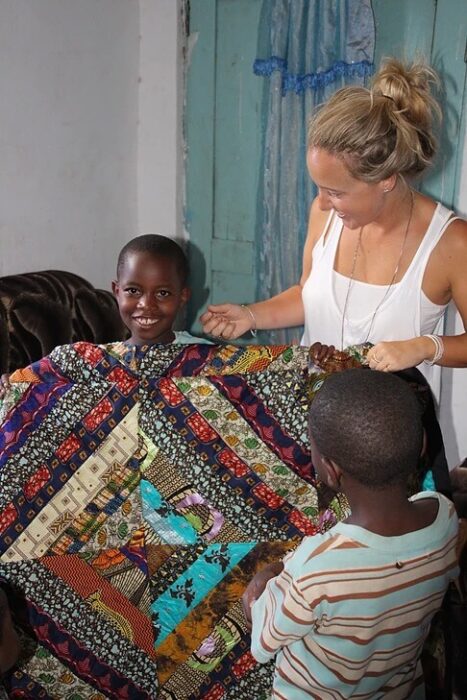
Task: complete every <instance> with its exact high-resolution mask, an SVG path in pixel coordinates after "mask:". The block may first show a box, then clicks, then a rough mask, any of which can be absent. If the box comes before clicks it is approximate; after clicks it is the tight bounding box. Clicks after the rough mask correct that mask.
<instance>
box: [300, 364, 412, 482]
mask: <svg viewBox="0 0 467 700" xmlns="http://www.w3.org/2000/svg"><path fill="white" fill-rule="evenodd" d="M309 429H310V434H311V436H312V437H313V439H314V441H315V443H316V446H317V448H318V450H319V451H320V453H321V454H322V455H323V456H324V457H327V458H329V459H331V460H333V461H334V462H335V463H336V464H338V465H339V467H340V468H341V469H342V470H343V471H344V472H347V473H348V474H349V475H351V476H352V477H353V478H354V479H356V480H357V481H359V482H361V483H362V484H365V485H366V486H369V487H371V488H376V489H377V488H384V487H385V486H388V485H392V484H396V483H405V482H406V480H407V477H408V475H409V474H410V473H411V472H412V471H414V470H415V469H416V467H417V463H418V459H419V457H420V453H421V449H422V444H423V426H422V419H421V410H420V407H419V404H418V401H417V399H416V397H415V395H414V392H413V390H412V389H411V388H410V386H408V384H406V382H404V381H403V380H402V379H400V378H399V377H396V376H394V375H391V374H386V373H383V372H376V371H373V370H370V369H350V370H347V371H345V372H339V373H336V374H333V375H331V376H330V377H328V378H327V379H326V380H325V382H324V384H323V386H322V387H321V389H320V390H319V391H318V393H317V394H316V396H315V398H314V400H313V403H312V404H311V408H310V416H309Z"/></svg>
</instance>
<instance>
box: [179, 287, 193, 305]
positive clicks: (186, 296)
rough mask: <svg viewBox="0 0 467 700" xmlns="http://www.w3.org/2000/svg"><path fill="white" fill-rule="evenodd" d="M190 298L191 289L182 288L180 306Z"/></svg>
mask: <svg viewBox="0 0 467 700" xmlns="http://www.w3.org/2000/svg"><path fill="white" fill-rule="evenodd" d="M190 297H191V289H190V288H189V287H183V289H182V293H181V295H180V298H181V302H182V305H183V304H186V303H187V301H188V300H189V298H190Z"/></svg>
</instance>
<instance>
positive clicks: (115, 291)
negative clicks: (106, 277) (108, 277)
mask: <svg viewBox="0 0 467 700" xmlns="http://www.w3.org/2000/svg"><path fill="white" fill-rule="evenodd" d="M112 294H113V295H114V297H116V296H117V294H118V282H117V280H112Z"/></svg>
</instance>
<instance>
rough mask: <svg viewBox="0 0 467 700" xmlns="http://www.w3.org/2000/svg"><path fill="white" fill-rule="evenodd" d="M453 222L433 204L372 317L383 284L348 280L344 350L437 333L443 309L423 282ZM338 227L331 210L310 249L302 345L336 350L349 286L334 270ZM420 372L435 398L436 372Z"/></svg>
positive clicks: (422, 367) (449, 214) (423, 367)
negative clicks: (420, 236) (404, 262)
mask: <svg viewBox="0 0 467 700" xmlns="http://www.w3.org/2000/svg"><path fill="white" fill-rule="evenodd" d="M452 220H453V218H452V211H450V210H449V209H446V207H444V206H443V205H442V204H438V205H437V207H436V209H435V212H434V214H433V218H432V220H431V222H430V225H429V227H428V230H427V232H426V234H425V236H424V237H423V239H422V241H421V243H420V245H419V247H418V250H417V252H416V253H415V255H414V257H413V259H412V262H411V263H410V265H409V267H408V268H407V271H406V273H405V275H404V277H403V278H402V279H401V280H400V282H398V283H397V284H394V285H393V286H392V287H391V289H390V290H389V293H388V294H387V296H386V297H385V299H384V300H383V302H382V304H381V306H380V308H379V309H378V311H377V313H376V316H375V318H374V319H373V314H374V313H375V309H376V308H377V306H378V304H379V303H380V301H381V300H382V298H383V296H384V295H385V293H386V291H387V286H385V285H373V284H366V283H365V282H360V281H358V280H354V281H353V283H352V288H351V291H350V296H349V300H348V304H347V311H346V318H345V324H344V347H347V346H348V345H355V344H358V343H363V342H365V340H368V341H369V342H370V343H377V342H379V341H381V340H408V339H410V338H417V337H419V336H420V335H425V334H427V333H441V332H442V325H443V316H444V311H445V309H446V306H440V305H438V304H433V302H431V301H430V300H429V299H428V298H427V297H426V295H425V294H424V293H423V291H422V282H423V275H424V273H425V268H426V265H427V263H428V259H429V257H430V255H431V252H432V250H433V248H434V247H435V246H436V244H437V243H438V241H439V240H440V238H441V236H442V235H443V233H444V231H445V230H446V227H447V224H448V223H450V222H451V221H452ZM342 228H343V223H342V221H341V219H339V217H337V216H336V215H335V212H334V211H332V212H331V214H330V215H329V218H328V220H327V222H326V226H325V229H324V231H323V233H322V235H321V237H320V238H319V240H318V241H317V242H316V244H315V247H314V248H313V264H312V269H311V273H310V276H309V277H308V279H307V280H306V282H305V284H304V286H303V290H302V299H303V308H304V314H305V331H304V334H303V337H302V341H301V344H302V345H312V344H313V343H314V342H316V341H319V342H320V343H325V344H326V345H335V346H336V348H340V345H341V333H342V311H343V307H344V303H345V296H346V294H347V290H348V284H349V278H348V277H344V276H343V275H339V274H338V273H336V272H335V271H334V261H335V258H336V253H337V246H338V244H339V240H340V236H341V233H342ZM342 282H344V284H342ZM342 292H343V293H344V296H343V297H342ZM352 297H353V298H352ZM362 299H364V301H363V302H362ZM372 322H373V323H372ZM370 326H371V328H370ZM419 369H420V370H421V371H422V372H423V374H424V375H425V377H426V378H427V380H428V381H429V382H430V384H431V387H432V389H433V392H434V394H435V396H438V395H439V384H440V368H439V367H437V366H433V367H430V366H429V365H426V364H425V363H422V364H421V365H420V366H419Z"/></svg>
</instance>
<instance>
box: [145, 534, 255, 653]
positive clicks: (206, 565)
mask: <svg viewBox="0 0 467 700" xmlns="http://www.w3.org/2000/svg"><path fill="white" fill-rule="evenodd" d="M255 545H256V542H242V543H231V544H214V545H211V546H209V547H207V549H206V551H205V552H204V554H203V555H202V556H200V557H199V558H198V559H197V560H196V561H195V562H194V563H193V564H192V565H191V566H190V567H189V568H188V569H187V570H186V571H185V572H184V573H183V574H182V576H179V578H178V579H177V580H176V581H175V582H174V583H173V584H172V585H171V586H169V587H168V589H167V590H166V591H164V593H163V594H162V595H161V596H159V598H158V599H157V600H156V601H155V602H154V603H153V605H152V606H151V613H152V614H153V624H154V627H155V630H157V631H158V634H157V640H156V644H155V646H156V648H157V647H158V646H159V645H160V644H161V643H162V642H163V641H164V639H166V637H167V636H168V635H169V634H170V633H171V632H173V630H174V629H175V628H176V627H177V625H178V624H179V623H180V622H182V620H184V619H185V617H186V616H187V615H188V614H189V613H190V612H191V610H193V609H194V608H195V607H196V606H197V605H198V604H199V603H200V602H201V601H202V600H203V598H205V597H206V596H207V595H208V594H209V592H210V591H211V590H212V589H213V588H215V587H216V586H217V585H218V584H219V582H220V581H222V579H223V578H224V577H225V576H227V574H228V573H229V572H230V571H231V570H232V569H233V568H234V566H236V565H237V564H238V562H239V561H241V560H242V559H243V558H244V557H245V556H246V555H247V554H248V553H249V552H250V551H251V550H252V549H253V547H255Z"/></svg>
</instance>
